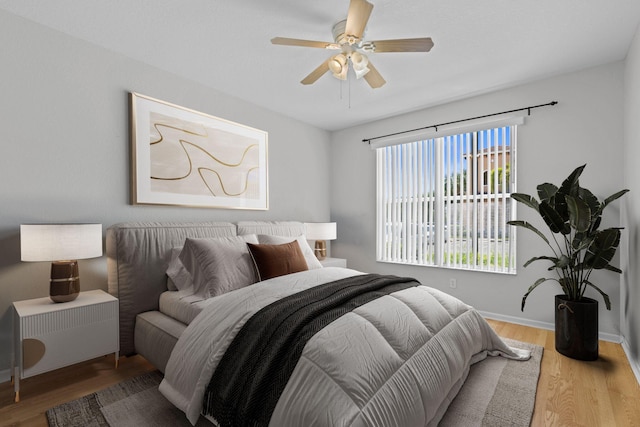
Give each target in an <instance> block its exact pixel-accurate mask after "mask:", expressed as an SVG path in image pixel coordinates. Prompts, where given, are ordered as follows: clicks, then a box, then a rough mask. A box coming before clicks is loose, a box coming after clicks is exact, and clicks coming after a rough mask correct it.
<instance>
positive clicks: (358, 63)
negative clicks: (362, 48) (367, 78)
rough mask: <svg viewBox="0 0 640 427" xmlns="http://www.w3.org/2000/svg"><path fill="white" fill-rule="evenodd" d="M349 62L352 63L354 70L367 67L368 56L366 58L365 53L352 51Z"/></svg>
mask: <svg viewBox="0 0 640 427" xmlns="http://www.w3.org/2000/svg"><path fill="white" fill-rule="evenodd" d="M351 63H352V64H353V69H354V70H364V69H365V68H367V64H368V63H369V58H367V56H366V55H363V54H361V53H360V52H353V53H352V54H351Z"/></svg>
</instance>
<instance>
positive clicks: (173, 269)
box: [167, 246, 193, 291]
mask: <svg viewBox="0 0 640 427" xmlns="http://www.w3.org/2000/svg"><path fill="white" fill-rule="evenodd" d="M181 251H182V246H180V247H175V248H172V249H171V252H170V258H169V267H167V276H169V278H168V279H167V289H169V290H170V291H188V290H193V281H192V280H191V275H190V274H189V272H188V271H187V269H186V268H185V267H184V264H182V261H180V258H178V256H179V255H180V252H181Z"/></svg>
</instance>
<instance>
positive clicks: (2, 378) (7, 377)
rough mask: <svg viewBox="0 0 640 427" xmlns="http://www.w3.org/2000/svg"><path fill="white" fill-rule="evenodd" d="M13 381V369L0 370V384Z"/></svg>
mask: <svg viewBox="0 0 640 427" xmlns="http://www.w3.org/2000/svg"><path fill="white" fill-rule="evenodd" d="M7 381H11V369H3V370H2V371H0V384H2V383H5V382H7Z"/></svg>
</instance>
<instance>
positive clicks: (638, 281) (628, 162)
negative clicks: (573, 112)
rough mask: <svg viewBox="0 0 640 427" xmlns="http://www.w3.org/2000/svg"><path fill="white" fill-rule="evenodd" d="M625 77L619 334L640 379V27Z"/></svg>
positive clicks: (629, 55) (628, 58)
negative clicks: (624, 191)
mask: <svg viewBox="0 0 640 427" xmlns="http://www.w3.org/2000/svg"><path fill="white" fill-rule="evenodd" d="M624 77H625V78H624V82H625V97H624V109H625V114H624V131H625V133H624V166H625V168H624V171H625V174H624V180H625V185H626V186H627V187H629V188H631V189H632V190H633V191H632V192H631V193H630V194H629V197H628V198H627V199H626V200H625V204H624V211H623V216H624V226H625V227H626V229H627V231H626V236H627V239H626V240H625V241H623V244H625V245H626V246H625V247H626V249H627V250H628V256H625V258H624V259H623V267H624V271H625V274H624V275H623V278H622V289H623V295H624V296H625V298H624V306H623V307H622V331H623V334H624V337H625V341H626V342H625V350H626V351H627V353H628V355H629V357H630V358H631V359H632V361H633V362H635V370H636V377H637V378H638V379H639V380H640V286H639V285H640V234H639V233H640V168H638V159H639V158H640V28H639V29H638V30H637V31H636V36H635V39H634V41H633V43H632V45H631V48H630V49H629V53H628V55H627V60H626V68H625V76H624ZM633 362H632V363H633Z"/></svg>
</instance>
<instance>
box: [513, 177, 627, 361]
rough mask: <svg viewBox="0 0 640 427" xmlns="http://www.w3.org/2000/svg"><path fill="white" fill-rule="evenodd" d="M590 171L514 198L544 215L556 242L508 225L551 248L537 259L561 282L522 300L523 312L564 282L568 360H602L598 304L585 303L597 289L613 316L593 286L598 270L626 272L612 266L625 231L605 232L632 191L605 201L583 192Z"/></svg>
mask: <svg viewBox="0 0 640 427" xmlns="http://www.w3.org/2000/svg"><path fill="white" fill-rule="evenodd" d="M585 166H586V165H582V166H580V167H578V168H576V169H575V170H574V171H573V172H571V174H570V175H569V177H567V179H565V180H564V182H563V183H562V185H561V186H560V187H559V188H558V187H557V186H555V185H553V184H550V183H544V184H540V185H538V187H537V189H538V197H539V198H540V200H537V199H536V198H535V197H532V196H529V195H527V194H523V193H514V194H512V195H511V197H512V198H513V199H514V200H516V201H517V202H519V203H522V204H523V205H526V206H528V207H530V208H531V209H533V210H535V211H536V212H538V213H539V214H540V217H541V218H542V219H543V221H544V223H545V224H546V225H547V227H548V229H549V231H550V232H551V239H549V238H547V236H546V235H545V234H544V233H542V232H541V231H540V230H539V229H538V228H536V227H535V226H533V225H532V224H530V223H529V222H526V221H509V222H508V224H510V225H514V226H518V227H522V228H526V229H528V230H530V231H533V232H534V233H536V234H537V235H538V236H539V237H540V238H541V239H542V240H544V242H545V243H546V244H547V245H548V246H549V248H551V254H550V255H542V256H536V257H533V258H531V259H530V260H529V261H527V262H526V263H525V264H524V267H527V266H528V265H529V264H531V263H532V262H534V261H547V262H549V263H550V264H551V265H550V266H549V268H548V270H549V271H555V273H556V277H542V278H540V279H538V280H536V281H535V282H534V283H533V285H531V286H530V287H529V289H528V290H527V292H526V293H525V294H524V297H523V298H522V306H521V310H523V311H524V305H525V302H526V300H527V297H528V296H529V294H530V293H531V292H532V291H533V290H534V289H535V288H537V287H538V286H539V285H541V284H542V283H544V282H546V281H548V280H551V281H555V282H558V283H559V284H560V287H561V289H562V292H563V294H562V295H556V297H555V311H556V314H555V335H556V350H557V351H558V352H559V353H561V354H564V355H566V356H568V357H571V358H574V359H580V360H595V359H597V358H598V301H596V300H594V299H591V298H588V297H585V296H584V294H585V291H586V290H587V288H589V287H591V288H593V289H595V290H596V291H597V292H598V293H600V295H601V296H602V298H603V300H604V303H605V306H606V308H607V310H611V301H610V300H609V296H608V295H607V294H606V293H605V292H603V291H602V289H600V288H599V287H598V286H596V285H595V284H594V283H592V282H591V281H590V276H591V273H592V272H593V270H600V269H606V270H609V271H613V272H616V273H622V271H621V270H620V269H619V268H617V267H614V266H613V265H611V264H610V262H611V260H612V259H613V256H614V255H615V253H616V250H617V248H618V245H619V244H620V230H622V228H620V227H612V228H607V229H604V230H601V229H600V228H599V227H600V223H601V220H602V213H603V211H604V209H605V208H606V207H607V206H608V205H609V204H610V203H611V202H613V201H614V200H616V199H618V198H620V197H622V196H623V195H624V194H625V193H626V192H628V191H629V190H621V191H618V192H617V193H615V194H613V195H611V196H609V197H607V198H606V199H604V201H602V202H601V201H600V200H599V199H598V198H597V197H596V196H595V195H594V194H593V193H592V192H591V191H589V190H588V189H586V188H582V187H580V184H579V178H580V175H581V174H582V171H583V170H584V168H585Z"/></svg>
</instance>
